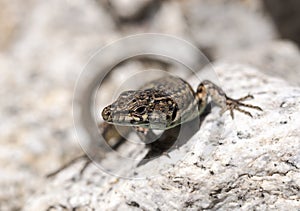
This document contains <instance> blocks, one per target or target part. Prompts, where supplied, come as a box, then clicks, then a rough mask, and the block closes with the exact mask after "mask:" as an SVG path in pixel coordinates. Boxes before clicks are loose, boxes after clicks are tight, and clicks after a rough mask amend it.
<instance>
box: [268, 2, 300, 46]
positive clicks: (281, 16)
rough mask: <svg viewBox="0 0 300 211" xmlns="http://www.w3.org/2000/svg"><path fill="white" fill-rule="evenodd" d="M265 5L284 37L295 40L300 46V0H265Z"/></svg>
mask: <svg viewBox="0 0 300 211" xmlns="http://www.w3.org/2000/svg"><path fill="white" fill-rule="evenodd" d="M263 3H264V7H265V9H266V10H267V12H268V13H269V14H270V15H271V17H272V19H273V21H274V24H275V25H276V27H277V30H278V31H279V33H280V35H281V37H282V38H284V39H290V40H293V41H294V42H296V43H297V44H298V46H300V36H299V34H300V13H299V8H300V2H299V1H295V0H288V1H284V2H283V1H280V0H275V1H274V0H264V1H263Z"/></svg>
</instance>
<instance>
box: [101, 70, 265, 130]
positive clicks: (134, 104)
mask: <svg viewBox="0 0 300 211" xmlns="http://www.w3.org/2000/svg"><path fill="white" fill-rule="evenodd" d="M208 97H210V98H211V100H212V101H213V102H214V103H215V104H216V105H217V106H219V107H221V114H223V113H224V112H225V111H227V110H229V111H230V114H231V117H232V118H234V113H233V111H234V110H237V111H240V112H242V113H244V114H246V115H248V116H251V117H252V115H251V113H250V112H248V111H246V110H244V109H242V108H241V107H248V108H253V109H256V110H261V111H262V109H261V108H260V107H258V106H254V105H250V104H245V103H242V101H244V100H247V99H253V96H252V95H247V96H245V97H242V98H240V99H232V98H230V97H228V96H227V95H226V94H225V92H224V91H223V90H222V89H221V88H220V87H218V86H217V85H215V84H214V83H212V82H211V81H208V80H205V81H203V82H202V83H200V84H199V86H198V88H197V90H196V92H194V90H193V89H192V87H191V86H190V85H189V84H188V83H187V82H186V81H184V80H183V79H181V78H179V77H174V76H168V77H163V78H160V79H157V80H153V81H151V82H149V83H147V84H145V85H144V86H143V87H141V88H140V89H139V90H130V91H125V92H122V93H121V94H120V96H119V97H118V98H117V100H116V101H115V102H113V103H112V104H111V105H109V106H107V107H105V108H104V109H103V111H102V117H103V119H104V121H106V122H108V123H111V124H116V125H126V126H135V127H138V128H150V129H156V130H166V129H169V128H172V127H175V126H177V125H179V124H182V123H184V122H187V121H189V120H192V119H194V118H195V117H196V116H198V115H200V114H201V113H202V112H203V111H204V109H205V108H206V106H207V103H208Z"/></svg>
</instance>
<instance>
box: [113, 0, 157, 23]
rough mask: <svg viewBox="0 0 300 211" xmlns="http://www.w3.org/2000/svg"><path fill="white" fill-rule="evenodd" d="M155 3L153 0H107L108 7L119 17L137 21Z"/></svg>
mask: <svg viewBox="0 0 300 211" xmlns="http://www.w3.org/2000/svg"><path fill="white" fill-rule="evenodd" d="M157 3H158V2H157V1H155V0H139V1H131V0H108V4H109V6H110V8H111V9H112V11H113V12H114V14H115V15H116V16H117V17H118V18H119V19H123V20H135V21H139V19H140V18H141V17H142V16H144V15H145V13H147V10H149V9H151V7H153V6H155V5H157Z"/></svg>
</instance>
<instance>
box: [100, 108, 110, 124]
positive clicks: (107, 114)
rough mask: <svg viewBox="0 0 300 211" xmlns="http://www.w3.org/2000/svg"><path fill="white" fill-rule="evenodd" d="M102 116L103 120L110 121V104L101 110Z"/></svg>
mask: <svg viewBox="0 0 300 211" xmlns="http://www.w3.org/2000/svg"><path fill="white" fill-rule="evenodd" d="M101 114H102V118H103V120H104V121H110V120H111V119H112V118H111V106H110V105H109V106H107V107H105V108H104V109H103V110H102V113H101Z"/></svg>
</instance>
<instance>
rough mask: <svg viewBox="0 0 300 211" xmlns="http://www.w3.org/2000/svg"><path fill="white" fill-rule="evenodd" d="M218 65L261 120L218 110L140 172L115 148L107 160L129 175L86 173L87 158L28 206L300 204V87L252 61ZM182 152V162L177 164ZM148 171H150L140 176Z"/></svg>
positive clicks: (231, 90)
mask: <svg viewBox="0 0 300 211" xmlns="http://www.w3.org/2000/svg"><path fill="white" fill-rule="evenodd" d="M214 69H215V71H216V72H217V73H218V75H219V79H220V82H221V84H222V87H223V88H224V90H225V91H226V92H227V93H228V94H229V95H230V96H232V97H236V98H237V97H240V96H243V95H245V94H248V93H251V94H253V95H254V96H255V99H254V100H252V101H251V103H253V104H256V105H259V106H261V107H262V108H263V109H264V111H263V112H257V111H253V116H254V117H253V118H249V117H248V116H245V115H243V114H239V113H236V115H235V119H234V120H232V119H231V118H230V116H229V114H228V113H226V114H224V115H223V116H222V117H220V116H219V112H218V109H217V108H213V109H212V113H211V114H209V115H208V116H207V117H206V119H205V120H204V122H203V123H202V125H201V127H200V129H199V130H198V132H197V133H196V134H194V135H193V137H192V138H191V139H190V140H188V142H187V143H186V144H184V145H183V146H182V147H180V148H179V149H177V150H174V151H171V152H170V153H169V156H170V157H166V156H161V157H158V158H156V159H154V160H152V161H150V162H148V163H146V164H145V165H142V166H140V167H137V168H135V169H134V170H132V169H131V168H128V166H126V165H123V160H122V159H120V160H119V161H114V158H115V157H114V155H113V154H112V155H110V156H108V157H107V158H106V159H105V160H103V162H104V163H105V162H119V163H120V169H119V170H120V171H119V173H121V172H122V175H123V176H126V177H127V178H129V179H125V178H118V177H117V176H111V175H109V174H106V173H105V172H104V171H101V170H100V169H99V168H97V167H96V166H94V165H90V166H89V167H88V168H87V169H86V171H85V172H84V174H83V175H81V177H79V176H78V173H79V169H80V168H81V167H82V164H83V163H82V162H81V161H79V162H77V163H76V164H74V165H73V166H71V167H69V168H68V169H66V170H65V171H63V172H61V173H60V174H59V175H57V177H55V178H52V179H51V180H48V181H47V184H46V185H45V187H43V188H41V190H39V191H38V192H37V193H36V194H35V195H34V196H32V197H31V198H30V199H29V200H28V203H27V205H26V210H43V209H47V208H57V209H58V208H61V209H72V208H78V209H101V210H117V209H118V210H122V209H136V210H140V209H143V210H157V209H160V210H170V209H172V210H187V209H224V210H228V209H242V210H251V209H269V210H282V209H289V210H295V209H297V208H299V206H300V192H299V189H300V178H299V173H300V138H299V134H300V131H299V128H300V121H299V111H300V89H299V88H298V87H292V86H289V85H288V83H286V82H284V81H282V80H280V79H276V78H272V77H269V76H266V75H263V74H261V73H260V72H259V71H258V70H256V69H254V68H251V67H250V66H245V65H239V64H234V63H231V64H230V63H219V64H215V66H214ZM190 81H191V83H192V84H195V83H196V81H195V79H192V78H191V79H190ZM132 150H134V149H132ZM176 155H180V156H181V157H180V161H179V162H177V163H172V162H171V161H172V160H174V158H175V157H176ZM156 168H157V169H156ZM156 170H157V171H156ZM146 171H148V173H150V174H149V175H150V176H149V175H148V176H147V177H146V178H143V179H136V178H137V177H138V176H139V175H140V176H141V177H143V176H144V175H145V172H146ZM151 172H156V174H154V173H153V174H152V175H151ZM130 178H131V179H130Z"/></svg>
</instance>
